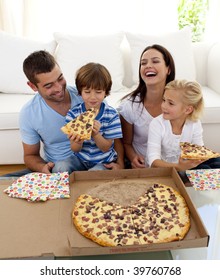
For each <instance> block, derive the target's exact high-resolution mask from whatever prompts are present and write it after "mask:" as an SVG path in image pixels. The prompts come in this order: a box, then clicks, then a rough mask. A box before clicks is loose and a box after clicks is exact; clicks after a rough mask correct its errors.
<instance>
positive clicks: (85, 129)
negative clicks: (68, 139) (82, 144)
mask: <svg viewBox="0 0 220 280" xmlns="http://www.w3.org/2000/svg"><path fill="white" fill-rule="evenodd" d="M96 115H97V109H95V108H91V109H88V110H87V111H86V112H83V113H82V114H80V115H79V116H78V117H76V118H75V119H74V120H71V121H70V122H68V123H67V124H66V125H64V126H63V127H61V130H62V131H63V132H64V133H65V134H75V135H79V136H80V139H81V140H89V139H91V135H92V129H93V122H94V119H95V117H96Z"/></svg>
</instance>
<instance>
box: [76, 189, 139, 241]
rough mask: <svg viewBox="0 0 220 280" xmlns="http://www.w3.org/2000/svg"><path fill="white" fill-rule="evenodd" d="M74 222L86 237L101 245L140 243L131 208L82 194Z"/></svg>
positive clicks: (77, 204)
mask: <svg viewBox="0 0 220 280" xmlns="http://www.w3.org/2000/svg"><path fill="white" fill-rule="evenodd" d="M72 218H73V223H74V225H75V226H76V228H77V229H78V231H79V232H80V233H81V234H82V235H84V236H85V237H87V238H89V239H91V240H92V241H94V242H96V243H98V244H99V245H101V246H123V245H134V244H135V245H138V244H140V243H139V239H138V237H137V234H136V231H135V229H134V227H133V223H132V219H131V214H130V211H129V209H127V208H125V207H122V206H120V205H117V204H114V203H109V202H106V201H104V200H101V199H98V198H94V197H92V196H90V195H88V194H84V195H81V196H80V197H79V198H78V200H77V202H76V204H75V206H74V209H73V214H72Z"/></svg>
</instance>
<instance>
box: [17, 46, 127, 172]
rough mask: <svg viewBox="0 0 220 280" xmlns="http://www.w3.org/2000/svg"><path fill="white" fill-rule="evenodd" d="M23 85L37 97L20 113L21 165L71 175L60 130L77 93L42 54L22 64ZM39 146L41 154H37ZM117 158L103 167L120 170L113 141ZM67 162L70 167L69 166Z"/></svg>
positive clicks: (67, 148) (48, 56)
mask: <svg viewBox="0 0 220 280" xmlns="http://www.w3.org/2000/svg"><path fill="white" fill-rule="evenodd" d="M23 70H24V73H25V75H26V77H27V79H28V82H27V84H28V85H29V86H30V87H31V88H32V89H33V90H34V91H35V92H37V94H36V95H35V96H34V97H33V99H32V100H30V101H29V102H28V103H27V104H26V105H24V107H23V108H22V110H21V113H20V119H19V124H20V131H21V137H22V143H23V149H24V162H25V165H26V166H27V168H28V169H30V170H31V171H37V172H43V173H50V172H64V171H68V172H69V173H71V172H72V167H71V166H73V165H74V161H73V160H72V157H71V156H72V151H71V149H70V141H69V139H68V137H67V136H66V135H65V134H64V133H63V132H62V131H61V130H60V128H61V127H62V126H63V125H64V124H65V117H66V114H67V112H68V110H69V109H70V108H71V107H73V106H74V105H76V104H78V103H79V102H81V101H82V100H81V97H80V96H78V93H77V90H76V88H74V87H70V86H67V85H66V80H65V78H64V76H63V74H62V72H61V69H60V67H59V65H58V64H57V62H56V61H55V59H54V57H53V56H52V55H51V54H50V53H48V52H46V51H36V52H34V53H32V54H30V55H29V56H28V57H27V58H26V59H25V60H24V63H23ZM41 143H43V152H44V155H41V150H42V149H41ZM115 149H116V150H117V152H118V155H119V159H118V162H117V163H111V164H109V165H106V167H107V168H109V169H120V168H124V161H123V158H124V156H123V155H124V153H123V146H122V143H121V141H120V140H117V141H116V142H115ZM70 163H71V164H70Z"/></svg>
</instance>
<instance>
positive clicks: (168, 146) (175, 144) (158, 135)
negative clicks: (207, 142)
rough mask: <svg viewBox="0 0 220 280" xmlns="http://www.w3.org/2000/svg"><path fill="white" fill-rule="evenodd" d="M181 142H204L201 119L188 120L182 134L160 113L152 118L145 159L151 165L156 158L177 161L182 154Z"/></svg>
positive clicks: (199, 143)
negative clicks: (176, 131) (176, 133)
mask: <svg viewBox="0 0 220 280" xmlns="http://www.w3.org/2000/svg"><path fill="white" fill-rule="evenodd" d="M180 142H190V143H193V144H197V145H204V143H203V129H202V124H201V121H200V120H198V121H186V122H185V124H184V126H183V129H182V133H181V135H175V134H173V132H172V126H171V123H170V121H169V120H165V119H164V118H163V115H160V116H158V117H156V118H154V119H153V120H152V122H151V123H150V126H149V135H148V148H147V153H146V155H145V156H146V158H145V161H146V162H147V163H148V164H149V166H151V164H152V163H153V162H154V161H155V160H156V159H161V160H164V161H166V162H171V163H177V162H178V161H179V156H180Z"/></svg>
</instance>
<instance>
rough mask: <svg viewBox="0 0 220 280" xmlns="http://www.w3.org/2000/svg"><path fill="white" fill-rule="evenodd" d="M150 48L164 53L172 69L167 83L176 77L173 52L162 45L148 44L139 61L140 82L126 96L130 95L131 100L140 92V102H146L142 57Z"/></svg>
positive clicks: (167, 63)
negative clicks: (142, 76) (141, 71)
mask: <svg viewBox="0 0 220 280" xmlns="http://www.w3.org/2000/svg"><path fill="white" fill-rule="evenodd" d="M150 49H155V50H157V51H158V52H160V53H161V54H162V55H163V59H164V61H165V64H166V66H167V67H169V69H170V73H169V74H168V75H167V79H166V84H167V83H169V82H171V81H173V80H174V79H175V63H174V60H173V57H172V55H171V53H170V52H169V51H168V50H167V49H166V48H164V47H163V46H161V45H157V44H154V45H151V46H147V47H146V48H145V49H144V50H143V52H142V54H141V56H140V62H139V68H138V69H139V84H138V86H137V88H136V89H135V90H134V91H132V92H131V93H129V94H128V95H126V96H125V97H124V98H126V97H128V96H130V97H131V100H132V101H134V100H135V98H136V96H137V95H138V94H140V101H139V102H140V103H143V102H144V98H145V95H146V93H147V87H146V84H145V82H144V81H143V79H142V78H141V74H140V68H141V58H142V56H143V54H144V53H145V52H146V51H148V50H150ZM124 98H123V99H124Z"/></svg>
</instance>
